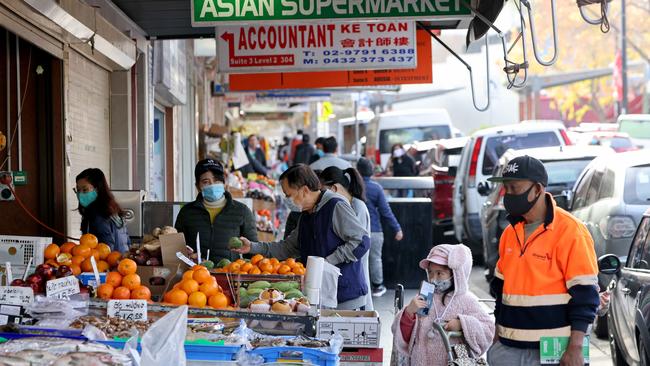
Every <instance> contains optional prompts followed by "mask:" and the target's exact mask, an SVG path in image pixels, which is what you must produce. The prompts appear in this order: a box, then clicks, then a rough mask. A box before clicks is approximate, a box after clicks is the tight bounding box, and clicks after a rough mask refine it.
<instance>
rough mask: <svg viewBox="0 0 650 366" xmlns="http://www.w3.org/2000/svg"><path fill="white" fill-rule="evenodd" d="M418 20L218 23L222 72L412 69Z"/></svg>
mask: <svg viewBox="0 0 650 366" xmlns="http://www.w3.org/2000/svg"><path fill="white" fill-rule="evenodd" d="M415 28H416V26H415V22H413V21H386V22H380V23H377V22H373V23H331V22H327V23H324V22H313V23H310V24H287V25H281V24H277V25H276V24H268V25H257V26H253V25H245V26H223V27H217V31H216V37H217V57H218V59H219V71H221V72H229V73H247V72H278V71H285V72H287V71H327V70H370V69H399V68H408V69H413V68H415V67H416V66H417V63H416V61H417V58H416V40H415Z"/></svg>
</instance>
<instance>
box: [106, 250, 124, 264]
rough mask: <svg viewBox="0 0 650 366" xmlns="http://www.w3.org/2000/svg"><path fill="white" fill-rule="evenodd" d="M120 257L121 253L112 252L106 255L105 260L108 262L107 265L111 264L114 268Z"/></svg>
mask: <svg viewBox="0 0 650 366" xmlns="http://www.w3.org/2000/svg"><path fill="white" fill-rule="evenodd" d="M120 259H122V253H120V252H112V253H111V254H109V255H108V256H107V257H106V262H108V265H109V266H111V268H115V267H117V264H118V263H120Z"/></svg>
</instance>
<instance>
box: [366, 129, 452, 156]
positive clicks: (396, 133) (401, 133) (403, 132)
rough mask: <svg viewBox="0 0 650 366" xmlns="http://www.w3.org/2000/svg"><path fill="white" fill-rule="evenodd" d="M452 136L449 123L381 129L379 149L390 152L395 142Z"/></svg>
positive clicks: (411, 141) (408, 142) (410, 141)
mask: <svg viewBox="0 0 650 366" xmlns="http://www.w3.org/2000/svg"><path fill="white" fill-rule="evenodd" d="M450 137H451V128H449V125H438V126H425V127H405V128H392V129H389V130H381V131H380V132H379V151H381V153H382V154H390V152H391V151H390V149H391V148H392V147H393V145H395V144H410V143H413V142H415V141H429V140H440V139H448V138H450Z"/></svg>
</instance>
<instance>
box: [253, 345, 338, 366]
mask: <svg viewBox="0 0 650 366" xmlns="http://www.w3.org/2000/svg"><path fill="white" fill-rule="evenodd" d="M250 353H252V354H255V355H260V356H262V357H263V358H264V362H266V363H276V362H288V363H290V362H292V361H293V362H309V363H312V364H314V365H318V366H336V365H338V364H339V356H338V355H337V354H334V353H329V352H325V351H322V350H320V349H313V348H304V347H260V348H256V349H254V350H252V351H250Z"/></svg>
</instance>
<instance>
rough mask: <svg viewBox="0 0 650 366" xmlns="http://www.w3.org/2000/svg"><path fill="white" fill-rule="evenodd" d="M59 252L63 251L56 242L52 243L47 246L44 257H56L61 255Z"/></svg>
mask: <svg viewBox="0 0 650 366" xmlns="http://www.w3.org/2000/svg"><path fill="white" fill-rule="evenodd" d="M59 253H61V248H59V246H58V245H56V244H50V245H48V246H47V247H46V248H45V252H43V257H45V259H54V258H56V257H57V256H58V255H59Z"/></svg>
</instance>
